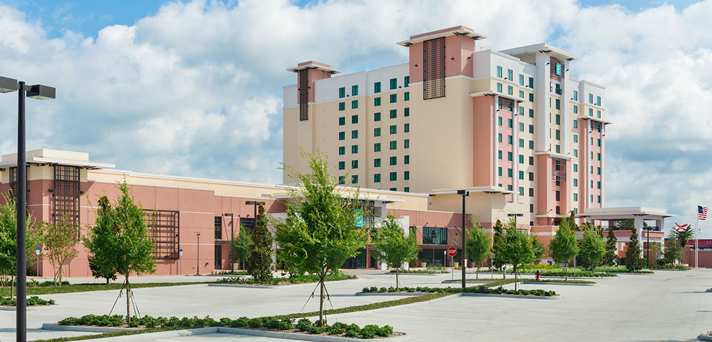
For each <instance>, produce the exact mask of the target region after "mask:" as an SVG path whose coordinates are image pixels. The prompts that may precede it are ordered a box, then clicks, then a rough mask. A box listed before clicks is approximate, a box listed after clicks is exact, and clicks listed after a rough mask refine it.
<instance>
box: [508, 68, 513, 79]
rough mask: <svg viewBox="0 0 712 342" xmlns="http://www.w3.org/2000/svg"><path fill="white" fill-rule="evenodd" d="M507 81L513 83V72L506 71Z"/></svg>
mask: <svg viewBox="0 0 712 342" xmlns="http://www.w3.org/2000/svg"><path fill="white" fill-rule="evenodd" d="M507 79H508V80H510V81H512V82H514V70H512V69H507Z"/></svg>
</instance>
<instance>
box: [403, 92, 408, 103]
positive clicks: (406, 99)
mask: <svg viewBox="0 0 712 342" xmlns="http://www.w3.org/2000/svg"><path fill="white" fill-rule="evenodd" d="M403 101H410V92H409V91H406V92H405V93H403Z"/></svg>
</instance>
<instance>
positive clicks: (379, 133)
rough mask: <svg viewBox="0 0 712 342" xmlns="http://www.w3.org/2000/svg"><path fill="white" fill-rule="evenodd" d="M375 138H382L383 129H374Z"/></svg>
mask: <svg viewBox="0 0 712 342" xmlns="http://www.w3.org/2000/svg"><path fill="white" fill-rule="evenodd" d="M373 136H374V137H380V136H381V128H380V127H376V128H374V129H373Z"/></svg>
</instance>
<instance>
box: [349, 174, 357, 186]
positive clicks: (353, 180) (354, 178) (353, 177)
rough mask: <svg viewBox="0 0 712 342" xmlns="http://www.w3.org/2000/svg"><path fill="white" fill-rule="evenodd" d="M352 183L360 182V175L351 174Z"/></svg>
mask: <svg viewBox="0 0 712 342" xmlns="http://www.w3.org/2000/svg"><path fill="white" fill-rule="evenodd" d="M351 184H358V175H352V176H351Z"/></svg>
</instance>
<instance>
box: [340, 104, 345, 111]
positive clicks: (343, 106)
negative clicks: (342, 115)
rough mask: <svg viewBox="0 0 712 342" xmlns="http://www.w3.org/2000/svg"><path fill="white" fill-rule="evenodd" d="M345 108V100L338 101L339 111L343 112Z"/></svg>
mask: <svg viewBox="0 0 712 342" xmlns="http://www.w3.org/2000/svg"><path fill="white" fill-rule="evenodd" d="M345 110H346V102H339V111H340V112H343V111H345Z"/></svg>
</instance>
